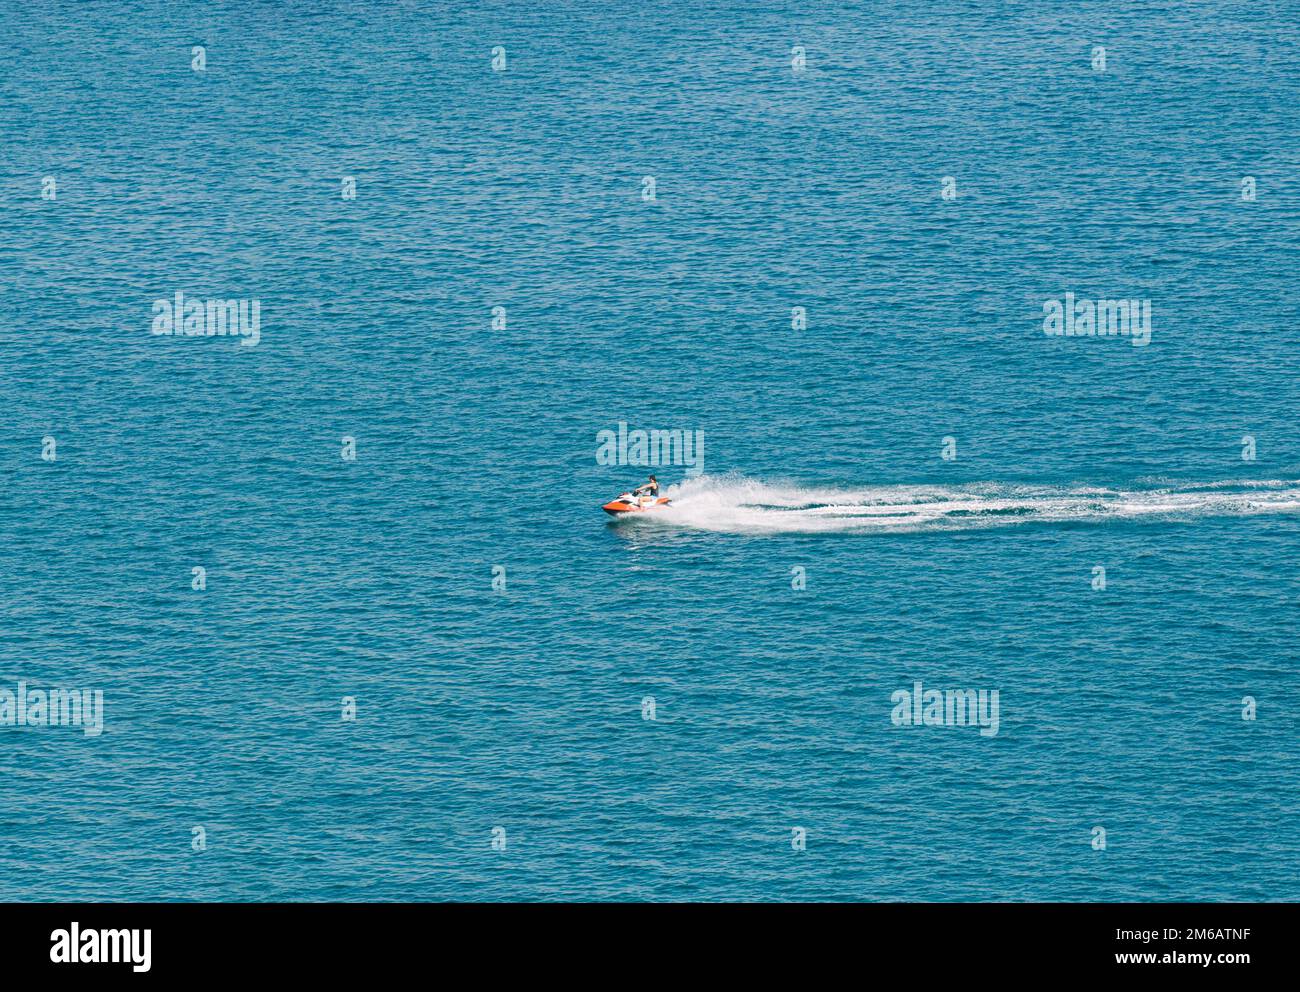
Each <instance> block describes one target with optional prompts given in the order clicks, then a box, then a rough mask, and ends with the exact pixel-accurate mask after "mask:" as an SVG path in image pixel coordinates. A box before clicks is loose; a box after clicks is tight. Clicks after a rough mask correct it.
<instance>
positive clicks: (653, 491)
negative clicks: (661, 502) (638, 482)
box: [632, 475, 659, 499]
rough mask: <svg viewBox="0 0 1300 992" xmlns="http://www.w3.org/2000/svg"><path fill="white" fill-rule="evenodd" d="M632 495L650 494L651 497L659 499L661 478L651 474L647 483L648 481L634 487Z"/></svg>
mask: <svg viewBox="0 0 1300 992" xmlns="http://www.w3.org/2000/svg"><path fill="white" fill-rule="evenodd" d="M632 495H633V496H649V497H650V498H651V499H658V498H659V480H658V479H656V478H655V477H654V476H653V475H652V476H650V481H649V482H647V483H646V484H645V485H643V486H637V487H636V488H635V489H633V490H632Z"/></svg>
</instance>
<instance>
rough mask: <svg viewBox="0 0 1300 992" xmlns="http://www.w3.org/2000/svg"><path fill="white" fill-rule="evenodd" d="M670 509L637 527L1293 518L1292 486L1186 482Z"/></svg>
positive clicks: (833, 492)
mask: <svg viewBox="0 0 1300 992" xmlns="http://www.w3.org/2000/svg"><path fill="white" fill-rule="evenodd" d="M665 494H666V495H667V496H669V497H670V498H671V499H672V501H673V502H672V505H671V506H669V507H666V508H665V509H664V510H662V511H659V512H656V513H653V514H645V515H643V516H638V517H637V518H636V519H635V520H634V521H633V522H634V523H635V524H636V525H637V526H651V527H675V528H691V529H696V530H710V531H721V532H727V533H771V534H778V533H821V532H834V531H847V532H853V531H857V532H873V531H877V532H906V531H922V530H973V529H978V528H987V527H1004V526H1009V525H1012V524H1019V523H1028V522H1032V521H1037V522H1060V521H1086V520H1096V521H1102V520H1128V519H1135V518H1153V519H1160V518H1167V519H1191V518H1196V517H1209V516H1242V515H1249V514H1261V513H1297V512H1300V480H1292V481H1286V480H1267V481H1259V480H1237V481H1227V482H1188V483H1178V484H1176V485H1168V486H1153V487H1152V488H1149V489H1108V488H1103V487H1093V486H1065V487H1063V486H1025V485H1013V484H1006V483H978V484H972V485H964V486H940V485H931V486H908V485H890V486H864V487H854V488H826V487H805V486H799V485H795V484H772V483H765V482H761V481H757V480H751V479H746V478H744V477H741V476H735V475H728V476H701V477H699V478H697V479H688V480H686V481H685V482H683V483H681V484H679V485H674V486H669V487H668V488H667V489H666V490H665Z"/></svg>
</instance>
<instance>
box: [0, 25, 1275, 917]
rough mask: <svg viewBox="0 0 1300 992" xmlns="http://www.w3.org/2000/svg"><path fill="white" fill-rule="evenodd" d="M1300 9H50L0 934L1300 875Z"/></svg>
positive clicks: (26, 227) (4, 569)
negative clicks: (28, 696) (58, 903)
mask: <svg viewBox="0 0 1300 992" xmlns="http://www.w3.org/2000/svg"><path fill="white" fill-rule="evenodd" d="M1295 13H1296V10H1295V9H1294V7H1293V5H1288V4H1281V5H1273V4H1237V3H1228V2H1217V0H1216V2H1210V3H1203V4H1196V5H1192V6H1190V7H1189V6H1187V5H1176V4H1136V5H1124V6H1122V7H1117V6H1116V5H1113V4H1102V3H1091V2H1087V3H1083V4H1079V3H1071V4H1043V5H1002V4H993V5H989V4H976V3H968V4H947V5H942V4H941V5H939V6H938V7H936V6H934V5H925V6H919V5H917V6H911V7H908V6H904V7H901V8H900V7H897V6H892V7H891V6H881V5H878V4H862V5H843V6H841V5H831V6H826V5H814V6H813V7H811V8H809V9H807V10H802V11H793V10H790V9H787V7H786V6H785V5H771V4H733V5H717V4H698V5H693V4H650V5H645V4H637V5H612V6H611V5H596V6H591V5H586V6H566V5H561V4H553V3H534V4H529V5H521V4H473V5H459V6H445V5H435V4H430V5H425V4H415V3H409V4H375V5H372V6H371V7H370V8H368V9H365V8H361V7H357V8H355V9H353V8H349V10H348V11H333V12H325V11H319V10H316V9H315V7H314V5H280V4H259V3H252V2H250V3H247V4H236V3H231V4H216V5H209V4H203V5H200V4H193V5H189V4H181V3H134V4H116V5H83V4H53V5H32V6H28V7H24V8H21V9H20V8H18V7H13V6H10V7H9V8H7V9H6V10H5V11H4V12H3V13H0V28H2V29H3V32H2V34H3V37H4V39H5V41H4V44H3V46H0V134H3V136H4V137H3V143H0V198H2V199H3V203H2V204H0V231H2V233H3V237H0V342H2V343H3V347H2V348H0V423H2V424H3V430H0V464H2V465H3V469H4V475H5V480H6V484H5V485H4V487H3V492H2V493H0V526H2V528H3V529H2V531H0V533H2V534H3V538H4V539H3V541H2V542H0V620H2V621H3V633H4V636H3V637H2V638H0V691H3V690H5V689H8V690H9V691H11V692H15V693H16V692H17V689H18V684H19V683H20V682H25V683H26V684H27V685H29V686H31V687H45V688H53V687H84V688H88V689H97V690H101V691H102V692H103V695H104V730H103V733H102V734H101V735H99V736H88V735H86V734H84V733H82V731H81V730H80V729H78V728H73V727H40V726H28V727H12V726H0V898H3V899H8V900H14V899H147V900H174V899H187V900H287V899H294V900H446V899H455V900H469V899H493V900H517V899H542V900H554V899H580V900H585V899H654V900H672V899H703V900H775V899H783V900H813V899H851V900H852V899H865V900H1175V899H1176V900H1256V899H1290V900H1294V899H1297V898H1300V883H1298V882H1297V879H1300V826H1297V820H1296V817H1295V807H1296V799H1297V795H1300V765H1298V764H1297V761H1296V740H1297V731H1298V730H1300V726H1298V725H1297V713H1300V676H1297V663H1298V661H1297V648H1296V645H1297V639H1296V628H1297V620H1298V619H1300V426H1298V422H1297V410H1300V385H1298V383H1297V375H1296V366H1297V357H1298V352H1297V343H1296V342H1297V332H1296V323H1297V316H1298V314H1297V306H1296V294H1295V290H1294V286H1295V272H1296V271H1297V267H1298V266H1297V263H1298V262H1300V251H1298V249H1297V244H1298V243H1300V242H1298V240H1297V233H1298V232H1300V225H1298V223H1297V222H1298V221H1300V211H1297V207H1296V204H1297V196H1300V179H1298V177H1300V132H1297V130H1296V128H1295V124H1294V110H1295V107H1296V87H1297V81H1300V29H1297V26H1296V25H1297V24H1300V18H1297V17H1296V16H1294V15H1295ZM1098 45H1101V46H1105V47H1106V48H1107V67H1106V70H1105V71H1104V72H1097V71H1094V70H1093V68H1092V66H1091V65H1090V60H1091V58H1092V52H1093V49H1094V47H1095V46H1098ZM194 46H202V47H203V48H204V49H205V53H206V68H205V70H204V71H202V72H198V71H195V70H194V69H192V68H191V61H192V59H193V58H194V55H193V53H192V50H193V48H194ZM494 46H501V47H502V48H504V50H505V53H506V66H505V69H504V71H500V72H497V71H493V68H492V58H493V52H492V50H493V48H494ZM796 46H798V47H802V48H803V49H804V51H805V53H806V59H807V64H806V69H804V70H803V71H801V72H795V71H793V69H792V64H791V63H792V57H793V56H792V49H793V48H795V47H796ZM47 176H48V177H53V178H54V180H55V181H56V188H57V196H56V198H55V199H52V200H51V199H43V198H42V196H41V191H42V180H43V179H44V177H47ZM1247 176H1250V177H1254V179H1255V181H1256V188H1257V196H1256V199H1254V200H1253V201H1249V200H1244V199H1243V197H1242V180H1243V177H1247ZM344 177H353V178H354V179H355V181H356V191H357V192H356V197H355V199H345V198H344V197H343V196H342V195H341V191H342V182H343V178H344ZM645 177H653V179H654V189H655V197H654V199H653V201H648V200H647V199H645V198H644V195H643V192H644V190H645V188H646V185H645V182H644V180H645ZM944 177H953V178H954V179H955V181H956V189H957V197H956V199H953V200H944V199H943V198H942V197H941V196H940V191H941V188H942V181H943V178H944ZM177 291H182V292H184V293H186V294H189V295H191V296H192V297H194V298H198V299H207V298H222V299H224V298H245V299H257V300H259V301H260V305H261V310H260V314H261V316H260V321H261V323H260V341H259V343H258V344H257V345H256V346H243V345H240V344H238V343H237V342H236V341H235V340H233V339H231V338H229V337H224V338H222V337H202V338H187V337H175V336H156V335H153V334H151V333H150V330H151V321H152V319H153V316H154V313H153V303H154V301H155V300H164V299H172V298H173V295H174V294H175V293H176V292H177ZM1067 292H1072V293H1075V294H1076V295H1077V296H1078V297H1080V298H1089V299H1098V298H1122V299H1130V298H1132V299H1149V300H1150V301H1151V305H1152V314H1153V316H1152V336H1151V343H1150V344H1149V345H1148V346H1145V347H1134V346H1132V343H1131V341H1130V340H1129V339H1125V338H1088V337H1049V336H1047V335H1045V334H1044V333H1043V305H1044V303H1045V301H1049V300H1053V299H1062V298H1064V294H1065V293H1067ZM495 307H501V308H504V310H503V311H498V316H499V317H500V316H501V315H502V314H504V326H502V321H501V320H500V319H498V320H497V322H496V324H495V325H494V323H493V308H495ZM796 307H802V308H804V312H805V313H806V326H803V327H800V328H796V327H795V326H793V325H792V313H793V309H794V308H796ZM620 422H623V423H626V424H628V425H630V426H631V427H632V428H633V429H645V430H649V429H660V430H683V431H692V432H694V431H702V432H703V436H704V439H705V445H704V464H703V466H702V468H703V472H702V474H700V475H694V474H691V475H689V476H688V473H687V472H686V468H685V466H672V465H669V466H664V467H661V468H658V469H654V471H656V472H657V474H658V475H659V477H660V478H661V480H662V481H663V482H664V483H665V484H666V485H667V486H669V487H671V488H670V489H669V490H668V491H669V495H670V496H672V497H673V500H674V502H673V505H672V506H670V507H669V508H668V510H666V511H664V512H663V513H661V514H656V515H646V516H645V517H644V518H643V519H638V520H629V521H615V520H612V519H610V518H608V517H606V516H605V515H604V514H602V513H601V512H600V506H601V504H602V503H604V502H606V501H607V500H609V499H610V498H611V497H612V496H614V495H616V494H617V493H619V492H621V491H623V490H625V489H626V488H628V487H629V486H631V485H633V484H636V483H637V482H639V481H641V480H642V478H643V477H644V475H645V472H646V471H647V469H645V468H642V467H639V466H618V465H614V466H610V465H603V464H599V463H598V460H597V458H596V452H597V447H598V440H597V435H598V433H599V432H601V431H604V430H617V429H618V425H619V423H620ZM46 437H51V438H53V439H54V440H55V446H56V458H55V460H53V461H46V460H43V459H42V457H41V453H42V446H43V439H44V438H46ZM344 437H351V438H354V439H355V443H356V459H355V460H354V461H353V460H345V459H344V458H343V457H341V453H342V448H343V438H344ZM946 439H951V441H950V442H949V441H947V440H946ZM1248 439H1250V440H1248ZM1252 443H1253V450H1254V459H1253V460H1245V459H1243V452H1247V453H1248V451H1249V448H1250V447H1251V445H1252ZM946 444H947V445H948V446H949V448H950V450H951V449H954V448H955V452H956V458H955V460H945V459H944V458H943V457H941V452H942V451H943V450H944V448H945V445H946ZM195 567H201V568H203V569H205V570H206V589H205V590H203V591H196V590H194V589H193V588H192V587H191V582H192V572H191V570H192V569H193V568H195ZM1099 568H1100V569H1104V586H1105V587H1104V588H1100V587H1099V581H1098V578H1099V574H1100V573H1099V572H1098V569H1099ZM502 570H504V571H502ZM494 575H495V576H497V577H498V579H499V578H500V577H501V576H504V583H505V586H504V590H497V589H494V586H493V580H494ZM498 585H500V582H499V581H498ZM918 681H920V682H922V683H923V685H924V686H925V687H928V688H930V687H932V688H939V689H966V688H969V689H975V690H979V689H985V690H997V691H998V693H999V700H1000V723H999V727H998V732H997V733H996V734H994V735H981V734H980V733H979V732H978V728H975V727H931V726H920V727H916V726H896V725H895V723H894V722H892V720H891V714H892V713H893V712H894V710H895V704H894V702H893V697H894V694H895V693H896V692H898V691H900V690H908V691H911V690H912V689H913V686H914V684H915V683H916V682H918ZM344 697H351V698H353V699H355V701H356V708H357V709H356V719H355V720H351V721H349V720H344V719H342V718H341V714H342V709H343V703H342V701H343V699H344ZM1246 697H1250V698H1252V699H1253V700H1254V701H1255V705H1256V707H1257V713H1256V719H1254V720H1244V719H1243V710H1244V709H1246V708H1247V704H1244V703H1243V700H1244V699H1245V698H1246ZM2 700H3V696H0V701H2ZM649 700H653V715H654V717H655V719H653V720H650V719H645V718H644V716H647V715H649V707H650V705H651V704H650V702H649ZM200 827H201V828H202V830H203V834H204V837H205V839H206V847H205V849H204V850H201V851H196V850H194V849H193V845H194V837H195V829H196V828H200ZM1097 827H1101V828H1104V830H1105V834H1106V848H1105V850H1094V847H1093V841H1094V836H1095V831H1094V828H1097ZM495 828H501V829H502V830H503V831H504V837H505V839H506V844H505V849H504V850H495V849H494V848H493V838H494V833H493V831H494V829H495ZM796 828H802V829H803V830H805V831H806V843H807V849H806V850H805V851H797V850H795V849H793V846H792V837H793V836H794V834H793V832H794V831H795V830H796ZM496 836H498V837H499V836H501V835H500V834H499V833H498V834H497V835H496Z"/></svg>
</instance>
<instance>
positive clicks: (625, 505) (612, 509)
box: [601, 493, 669, 517]
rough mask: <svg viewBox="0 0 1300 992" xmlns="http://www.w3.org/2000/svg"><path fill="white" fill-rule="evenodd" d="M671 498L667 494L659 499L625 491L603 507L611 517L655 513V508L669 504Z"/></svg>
mask: <svg viewBox="0 0 1300 992" xmlns="http://www.w3.org/2000/svg"><path fill="white" fill-rule="evenodd" d="M668 503H669V499H668V497H667V496H660V497H658V498H657V499H656V498H655V497H654V496H635V495H633V494H632V493H623V495H621V496H619V497H618V498H617V499H612V500H610V501H609V502H608V503H606V504H605V505H604V506H602V507H601V509H602V510H604V511H605V512H606V513H608V514H609V515H610V516H611V517H621V516H623V515H624V514H627V513H653V512H654V511H655V510H659V509H662V508H663V507H665V506H667V505H668Z"/></svg>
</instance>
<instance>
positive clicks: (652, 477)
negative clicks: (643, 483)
mask: <svg viewBox="0 0 1300 992" xmlns="http://www.w3.org/2000/svg"><path fill="white" fill-rule="evenodd" d="M650 481H651V482H658V481H659V480H658V479H656V478H655V477H654V476H653V475H652V476H650Z"/></svg>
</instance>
